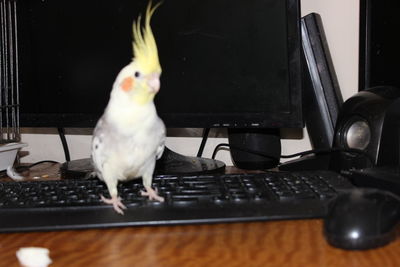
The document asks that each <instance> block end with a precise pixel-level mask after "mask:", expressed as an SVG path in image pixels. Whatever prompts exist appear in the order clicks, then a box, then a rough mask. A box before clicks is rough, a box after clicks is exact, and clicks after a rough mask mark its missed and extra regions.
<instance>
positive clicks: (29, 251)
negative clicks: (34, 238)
mask: <svg viewBox="0 0 400 267" xmlns="http://www.w3.org/2000/svg"><path fill="white" fill-rule="evenodd" d="M49 253H50V252H49V250H48V249H47V248H39V247H26V248H20V249H19V250H18V251H17V253H16V254H17V258H18V260H19V262H20V263H21V265H23V266H26V267H47V266H48V265H49V264H51V263H52V261H51V259H50V257H49Z"/></svg>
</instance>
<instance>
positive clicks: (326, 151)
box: [211, 143, 375, 166]
mask: <svg viewBox="0 0 400 267" xmlns="http://www.w3.org/2000/svg"><path fill="white" fill-rule="evenodd" d="M224 146H225V147H228V148H234V149H237V150H241V151H243V152H248V153H251V154H255V155H259V156H262V157H266V158H272V159H277V158H276V157H273V156H271V155H267V154H265V153H263V152H260V151H255V150H250V149H244V148H240V147H236V146H232V145H230V144H226V143H221V144H218V145H217V146H216V147H215V148H214V152H213V154H212V157H211V158H212V159H215V156H216V154H217V152H218V150H219V148H220V147H224ZM332 152H345V153H350V154H361V155H363V156H365V157H366V158H367V159H368V160H369V162H370V163H371V164H372V165H373V166H374V165H375V160H374V159H373V158H372V157H371V155H369V154H368V153H367V152H365V151H363V150H360V149H352V148H347V149H345V148H330V149H312V150H306V151H303V152H299V153H294V154H289V155H281V156H280V158H283V159H287V158H294V157H298V156H300V157H302V156H306V155H310V154H316V155H318V154H329V153H332ZM278 160H279V159H278Z"/></svg>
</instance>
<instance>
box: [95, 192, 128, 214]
mask: <svg viewBox="0 0 400 267" xmlns="http://www.w3.org/2000/svg"><path fill="white" fill-rule="evenodd" d="M100 198H101V201H103V202H104V203H106V204H110V205H113V207H114V210H115V211H116V212H117V213H119V214H121V215H124V210H125V209H126V206H125V205H124V204H122V202H121V198H120V197H118V196H112V197H111V198H105V197H104V196H103V195H100Z"/></svg>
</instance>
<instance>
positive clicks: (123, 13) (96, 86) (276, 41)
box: [18, 0, 303, 127]
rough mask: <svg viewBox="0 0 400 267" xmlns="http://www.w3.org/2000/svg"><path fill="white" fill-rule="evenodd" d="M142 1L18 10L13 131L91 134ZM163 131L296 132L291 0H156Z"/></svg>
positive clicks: (56, 2) (126, 56) (58, 1)
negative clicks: (17, 108) (17, 127)
mask: <svg viewBox="0 0 400 267" xmlns="http://www.w3.org/2000/svg"><path fill="white" fill-rule="evenodd" d="M146 6H147V1H144V0H134V1H131V0H130V1H128V0H97V1H78V0H68V1H67V0H47V1H42V0H25V1H19V2H18V31H19V36H18V38H19V39H18V40H19V51H20V61H19V65H20V74H19V76H20V91H21V92H20V103H21V125H22V126H63V127H91V126H94V124H95V122H96V120H97V119H98V118H99V117H100V115H101V114H102V112H103V110H104V108H105V106H106V104H107V101H108V98H109V93H110V90H111V87H112V83H113V81H114V79H115V77H116V75H117V74H118V72H119V70H120V69H122V67H124V66H125V65H127V64H128V63H129V62H130V60H131V59H132V22H133V20H135V19H136V18H137V17H138V15H139V14H140V13H144V10H145V8H146ZM151 25H152V29H153V31H154V35H155V38H156V41H157V45H158V48H159V56H160V63H161V67H162V69H163V72H162V76H161V90H160V92H159V93H158V95H157V96H156V99H155V102H156V106H157V109H158V112H159V114H160V116H161V117H162V118H163V119H164V121H165V123H166V125H167V127H302V126H303V122H302V116H301V91H300V71H299V70H300V59H299V58H300V38H299V4H298V1H297V0H286V1H285V0H246V1H243V0H165V1H163V3H162V4H161V6H160V7H159V8H158V9H157V10H156V12H155V13H154V15H153V18H152V21H151Z"/></svg>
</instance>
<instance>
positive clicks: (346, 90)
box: [22, 0, 359, 165]
mask: <svg viewBox="0 0 400 267" xmlns="http://www.w3.org/2000/svg"><path fill="white" fill-rule="evenodd" d="M301 5H302V15H306V14H309V13H310V12H317V13H319V14H320V15H321V17H322V21H323V25H324V29H325V34H326V37H327V40H328V44H329V48H330V52H331V56H332V60H333V64H334V66H335V70H336V74H337V78H338V81H339V85H340V87H341V90H342V95H343V98H344V99H347V98H349V97H350V96H351V95H353V94H354V93H355V92H357V86H358V84H357V82H358V21H359V0H301ZM194 132H195V134H194V136H199V133H201V131H199V130H198V131H197V132H196V131H194ZM90 134H91V130H90V129H67V141H68V145H69V149H70V153H71V158H72V159H79V158H85V157H89V153H90V139H91V136H90ZM173 135H174V136H173V137H168V139H167V146H168V147H170V148H171V149H173V150H175V151H177V152H179V153H182V154H185V155H195V154H196V152H197V149H198V146H199V144H200V138H199V137H179V135H178V136H177V135H175V134H173ZM190 135H192V134H190ZM303 135H304V136H303V138H302V139H285V140H283V141H282V153H283V154H291V153H295V152H300V151H304V150H308V149H310V148H311V146H310V142H309V139H308V136H307V132H306V131H305V130H304V131H303ZM176 136H177V137H176ZM218 136H221V134H217V137H213V138H211V139H210V140H209V141H208V143H207V146H206V148H205V152H204V156H205V157H210V156H211V154H212V151H213V149H214V147H215V145H217V144H218V143H222V142H227V140H226V138H224V137H222V138H221V137H218ZM222 136H223V134H222ZM22 141H23V142H26V143H28V144H29V146H28V147H26V148H25V149H24V151H29V155H28V156H26V157H24V158H23V159H22V161H23V162H36V161H39V160H47V159H51V160H57V161H60V162H63V161H64V160H65V159H64V154H63V150H62V146H61V142H60V140H59V137H58V135H57V133H56V131H55V129H32V128H29V129H23V134H22ZM217 159H220V160H222V161H224V162H225V163H227V164H228V165H232V162H231V159H230V155H229V153H228V152H227V151H221V152H219V153H218V155H217Z"/></svg>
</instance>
